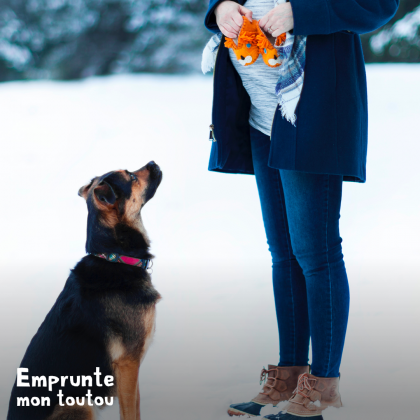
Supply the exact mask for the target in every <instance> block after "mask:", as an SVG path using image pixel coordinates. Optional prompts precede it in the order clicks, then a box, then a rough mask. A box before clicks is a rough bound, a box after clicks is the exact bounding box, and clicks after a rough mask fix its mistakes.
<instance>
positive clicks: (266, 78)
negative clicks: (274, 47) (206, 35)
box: [229, 0, 279, 136]
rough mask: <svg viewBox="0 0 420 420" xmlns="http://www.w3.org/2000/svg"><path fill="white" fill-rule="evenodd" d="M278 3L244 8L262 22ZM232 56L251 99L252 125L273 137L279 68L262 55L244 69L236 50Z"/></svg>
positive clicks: (261, 1) (259, 1) (259, 0)
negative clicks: (272, 128)
mask: <svg viewBox="0 0 420 420" xmlns="http://www.w3.org/2000/svg"><path fill="white" fill-rule="evenodd" d="M274 4H275V2H274V1H273V0H248V1H246V2H245V4H244V7H246V8H247V9H249V10H251V11H252V19H256V20H259V19H261V18H262V17H263V16H265V15H266V14H267V13H268V12H269V11H270V10H272V9H273V8H274ZM229 55H230V59H231V60H232V63H233V65H234V67H235V69H236V71H237V72H238V74H239V76H240V77H241V80H242V84H243V85H244V88H245V89H246V91H247V92H248V95H249V97H250V98H251V109H250V111H249V124H250V125H251V126H252V127H254V128H255V129H257V130H259V131H261V132H262V133H264V134H266V135H267V136H269V135H270V134H271V125H272V122H273V116H274V112H275V110H276V107H277V104H278V97H277V95H276V92H275V87H276V84H277V81H278V80H279V69H278V67H269V66H267V65H266V64H265V63H264V60H263V59H262V57H261V56H259V57H258V59H257V61H256V62H255V63H254V64H251V65H250V66H244V65H242V64H240V63H239V62H238V60H237V59H236V55H235V53H234V52H233V50H232V49H229Z"/></svg>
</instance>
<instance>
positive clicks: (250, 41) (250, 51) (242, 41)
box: [225, 16, 260, 66]
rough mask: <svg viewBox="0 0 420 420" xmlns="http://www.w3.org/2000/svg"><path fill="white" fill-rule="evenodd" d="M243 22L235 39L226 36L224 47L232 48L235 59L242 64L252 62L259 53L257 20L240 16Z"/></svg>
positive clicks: (246, 64)
mask: <svg viewBox="0 0 420 420" xmlns="http://www.w3.org/2000/svg"><path fill="white" fill-rule="evenodd" d="M242 18H243V20H244V23H243V24H242V27H241V30H240V32H239V35H238V38H237V39H232V38H226V41H225V47H227V48H232V50H233V52H234V53H235V55H236V58H237V60H238V61H239V62H240V63H241V64H242V65H243V66H250V65H251V64H254V63H255V61H256V60H257V58H258V56H259V55H260V50H259V48H258V45H257V34H258V28H259V27H258V21H256V20H253V21H251V22H250V21H249V20H248V18H246V17H245V16H242Z"/></svg>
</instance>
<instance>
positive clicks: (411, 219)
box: [0, 65, 420, 420]
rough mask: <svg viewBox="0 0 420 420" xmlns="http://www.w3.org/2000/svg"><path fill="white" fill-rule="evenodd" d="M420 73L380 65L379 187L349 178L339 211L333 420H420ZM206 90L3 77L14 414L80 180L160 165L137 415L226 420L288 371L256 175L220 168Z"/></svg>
mask: <svg viewBox="0 0 420 420" xmlns="http://www.w3.org/2000/svg"><path fill="white" fill-rule="evenodd" d="M419 75H420V66H419V65H382V66H369V67H368V86H369V107H370V108H369V112H370V114H369V118H370V139H369V155H368V181H367V183H366V184H364V185H360V184H351V183H346V184H345V188H344V198H343V200H344V201H343V206H342V217H341V221H342V225H341V232H342V237H343V239H344V242H343V250H344V255H345V260H346V265H347V268H348V274H349V279H350V283H351V293H352V295H351V296H352V298H351V299H352V300H351V315H350V323H349V330H348V336H347V344H346V349H345V353H344V357H343V364H342V369H341V372H342V380H341V385H340V386H341V392H342V396H343V401H344V403H345V407H344V408H343V409H340V410H332V411H327V412H326V413H325V416H324V417H325V420H332V419H337V420H343V419H345V420H349V419H352V420H354V419H363V420H364V419H366V420H367V419H369V420H376V419H378V420H379V419H380V420H393V419H395V420H397V419H398V420H414V419H417V418H418V408H417V405H418V389H417V388H418V387H417V386H416V385H415V384H416V383H417V382H418V378H419V375H420V364H419V361H418V360H419V357H418V356H419V350H420V339H419V331H420V328H419V327H420V325H419V324H420V309H419V299H420V259H419V255H420V245H419V239H418V236H419V232H420V220H419V216H420V196H419V192H420V188H419V181H418V176H417V175H418V167H419V156H420V142H419V140H420V135H419V129H418V127H419V118H420V102H419V99H418V98H419V97H420V77H419ZM211 90H212V79H211V78H209V77H202V76H201V77H200V76H194V77H179V76H177V77H175V76H174V77H168V76H147V75H146V76H145V75H142V76H115V77H107V78H94V79H90V80H86V81H80V82H61V83H56V82H17V83H6V84H2V85H0V119H1V155H0V175H1V178H0V179H1V192H2V200H1V203H2V205H1V208H0V211H1V217H0V229H1V230H0V232H1V243H0V278H1V280H0V311H1V312H0V314H1V316H0V319H1V321H0V325H1V327H0V328H1V330H0V334H1V335H0V336H1V358H0V366H1V380H0V417H1V418H5V415H6V411H7V404H8V399H9V393H10V389H11V387H12V383H13V381H14V377H15V374H16V367H17V366H18V365H19V363H20V360H21V358H22V356H23V353H24V351H25V349H26V346H27V345H28V343H29V340H30V339H31V337H32V336H33V334H34V333H35V332H36V329H37V328H38V326H39V324H40V323H41V322H42V320H43V318H44V317H45V315H46V313H47V312H48V310H49V309H50V307H51V306H52V304H53V302H54V301H55V299H56V297H57V295H58V293H59V292H60V290H61V288H62V286H63V284H64V281H65V280H66V278H67V275H68V272H69V269H70V268H71V267H72V266H73V265H74V264H75V263H76V262H77V261H78V259H80V258H81V257H82V256H83V255H84V241H85V227H86V207H85V203H84V201H83V200H82V199H81V198H79V197H78V196H77V191H78V189H79V187H80V186H82V185H83V184H85V183H86V182H87V181H88V180H90V179H91V178H92V177H93V176H94V175H100V174H103V173H105V172H107V171H109V170H113V169H119V168H124V169H125V168H127V169H129V170H134V169H138V168H139V167H141V166H142V165H144V164H145V163H146V162H148V161H149V160H152V159H153V160H155V161H156V162H157V163H158V164H159V165H161V167H162V170H163V172H164V179H163V182H162V185H161V187H160V189H159V190H158V192H157V194H156V196H155V198H154V199H153V200H152V201H151V202H150V203H148V204H147V206H146V207H145V209H144V213H143V219H144V222H145V225H146V228H147V229H148V232H149V234H150V237H151V238H152V241H153V252H154V253H155V255H156V259H155V265H154V273H153V281H154V283H155V285H156V288H157V289H158V290H159V292H160V293H161V294H162V296H163V300H162V301H161V303H159V305H158V318H157V332H156V336H155V340H154V343H153V345H152V347H151V348H150V350H149V353H148V355H147V357H146V359H145V361H144V364H143V365H142V367H141V396H142V397H141V398H142V403H141V404H142V418H143V419H145V420H148V419H154V420H166V419H168V420H169V419H173V420H178V419H180V420H181V419H182V420H222V419H226V418H227V415H226V414H225V413H226V408H227V406H228V404H230V403H232V402H241V401H245V400H248V399H250V398H252V397H254V396H255V394H256V393H257V392H258V391H259V389H260V387H259V383H258V378H259V372H260V369H261V368H262V366H263V365H265V366H267V364H268V363H274V364H275V363H277V361H278V342H277V335H276V334H277V326H276V320H275V313H274V302H273V297H272V292H271V278H270V275H271V262H270V256H269V254H268V250H267V245H266V241H265V235H264V230H263V225H262V219H261V215H260V209H259V203H258V196H257V190H256V186H255V180H254V178H253V177H252V176H244V175H223V174H215V173H210V172H208V171H207V162H208V155H209V149H210V146H211V143H210V142H208V141H207V139H208V126H209V124H210V122H211V120H210V108H211V95H212V93H211ZM117 412H118V409H117V406H114V407H113V408H111V409H109V410H108V411H107V412H104V413H103V415H102V419H104V420H108V419H109V420H111V419H116V418H118V415H117ZM266 412H268V409H266Z"/></svg>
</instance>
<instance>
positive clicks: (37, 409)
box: [7, 162, 162, 420]
mask: <svg viewBox="0 0 420 420" xmlns="http://www.w3.org/2000/svg"><path fill="white" fill-rule="evenodd" d="M161 180H162V172H161V170H160V168H159V167H158V165H156V164H155V163H154V162H150V163H148V164H147V165H146V166H144V167H143V168H141V169H139V170H138V171H135V172H128V171H121V170H120V171H114V172H109V173H107V174H105V175H103V176H100V177H96V178H94V179H93V180H92V182H90V183H89V184H88V185H86V186H84V187H82V188H81V189H80V190H79V195H80V196H81V197H83V198H84V199H85V200H86V202H87V207H88V223H87V241H86V251H87V253H88V254H90V255H87V256H85V257H84V258H83V259H82V260H81V261H80V262H79V263H78V264H77V265H76V266H75V268H74V269H73V270H72V271H71V274H70V276H69V278H68V279H67V282H66V284H65V286H64V289H63V291H62V292H61V294H60V295H59V297H58V299H57V301H56V303H55V304H54V306H53V307H52V309H51V310H50V312H49V313H48V315H47V316H46V318H45V320H44V322H43V323H42V325H41V326H40V328H39V330H38V332H37V333H36V334H35V336H34V337H33V339H32V341H31V343H30V344H29V347H28V349H27V351H26V353H25V356H24V358H23V360H22V363H21V367H22V368H26V369H28V371H27V374H26V375H27V378H25V383H27V384H28V385H26V386H17V382H15V385H14V387H13V390H12V395H11V398H10V403H9V412H8V416H7V419H8V420H41V419H42V420H93V419H95V404H93V405H92V404H89V403H88V398H86V399H82V397H85V396H86V395H87V394H89V393H90V394H91V395H92V397H91V400H92V401H93V400H94V399H95V397H101V398H102V400H105V397H111V396H117V397H118V400H119V405H120V418H121V419H124V420H139V419H140V393H139V386H138V374H139V367H140V363H141V361H142V359H143V357H144V355H145V353H146V350H147V347H148V345H149V343H150V340H151V338H152V335H153V332H154V328H155V327H154V325H155V305H156V303H157V302H158V300H159V299H160V295H159V293H158V292H157V291H156V290H155V289H154V287H153V285H152V283H151V279H150V276H149V274H148V272H147V270H146V269H147V264H148V262H149V261H150V259H151V258H152V255H151V254H150V253H149V239H148V237H147V234H146V232H145V230H144V227H143V223H142V220H141V215H140V211H141V209H142V207H143V206H144V205H145V204H146V203H147V202H148V201H149V200H150V199H151V198H152V197H153V196H154V194H155V192H156V189H157V188H158V186H159V184H160V182H161ZM115 262H118V263H115ZM98 368H99V372H100V373H101V376H100V378H102V383H101V381H100V380H99V381H97V379H98V376H96V377H94V380H93V383H89V382H88V381H86V382H85V383H84V384H83V383H82V382H80V385H79V386H74V382H73V383H70V382H69V378H73V380H74V381H76V379H75V378H82V376H83V375H84V376H89V375H90V376H91V377H93V373H94V372H95V371H97V369H98ZM52 376H54V377H57V378H59V380H60V382H59V383H57V384H56V385H55V386H51V391H50V390H49V389H48V388H46V387H45V382H44V385H42V384H43V382H42V381H43V380H44V378H43V377H45V380H47V379H48V378H49V377H52ZM105 376H108V377H109V376H113V377H114V386H108V387H107V386H105V384H104V383H103V382H104V381H103V379H104V378H105ZM34 377H38V378H35V381H38V383H37V384H38V385H40V384H41V386H33V381H34ZM40 377H41V379H40ZM63 378H67V379H64V386H63V383H62V381H63ZM100 378H99V379H100ZM110 379H112V378H110ZM31 381H32V382H31ZM22 382H23V380H22ZM22 382H21V384H22ZM110 383H112V382H110ZM60 389H61V392H62V395H64V398H62V400H63V401H64V402H63V403H62V404H61V405H60V398H59V397H58V392H59V390H60ZM68 396H71V397H73V398H74V400H75V401H77V403H75V404H73V405H69V404H66V403H65V401H66V397H68ZM42 397H48V398H49V399H50V401H51V403H50V405H49V406H48V405H47V404H44V405H42V404H39V405H37V404H38V403H39V401H41V398H42ZM76 397H80V398H76ZM18 398H20V399H21V400H20V406H17V400H18ZM24 398H27V399H26V404H25V403H24V401H25V400H24ZM101 398H99V399H98V400H99V401H101ZM45 401H46V400H45ZM80 403H83V405H79V404H80ZM22 404H25V405H24V406H22ZM28 404H29V406H28Z"/></svg>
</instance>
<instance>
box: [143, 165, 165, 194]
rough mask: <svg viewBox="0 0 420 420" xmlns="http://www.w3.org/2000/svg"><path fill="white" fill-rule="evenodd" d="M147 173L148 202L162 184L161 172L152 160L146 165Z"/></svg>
mask: <svg viewBox="0 0 420 420" xmlns="http://www.w3.org/2000/svg"><path fill="white" fill-rule="evenodd" d="M146 169H147V170H148V171H149V186H148V187H147V190H146V201H149V200H150V199H151V198H152V197H153V196H154V195H155V192H156V190H157V188H158V187H159V185H160V183H161V182H162V171H161V169H160V167H159V165H158V164H157V163H155V162H154V161H153V160H152V161H151V162H149V163H148V164H147V165H146Z"/></svg>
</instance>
